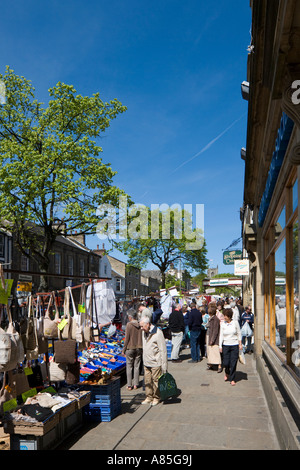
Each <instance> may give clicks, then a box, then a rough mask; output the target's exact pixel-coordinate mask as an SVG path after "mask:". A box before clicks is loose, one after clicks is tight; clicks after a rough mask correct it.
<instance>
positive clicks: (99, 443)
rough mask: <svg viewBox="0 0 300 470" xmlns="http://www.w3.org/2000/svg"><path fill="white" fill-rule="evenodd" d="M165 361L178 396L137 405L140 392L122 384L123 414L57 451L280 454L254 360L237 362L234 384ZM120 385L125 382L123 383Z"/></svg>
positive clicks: (202, 369) (186, 355)
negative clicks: (235, 381)
mask: <svg viewBox="0 0 300 470" xmlns="http://www.w3.org/2000/svg"><path fill="white" fill-rule="evenodd" d="M181 358H182V359H183V362H182V363H176V364H175V363H172V362H169V372H170V373H171V374H172V375H173V376H174V378H175V380H176V383H177V386H178V388H179V389H180V390H181V395H180V396H179V397H178V398H177V399H175V400H172V401H171V402H165V403H160V404H159V405H157V406H155V407H149V406H148V405H141V402H142V401H143V399H144V393H143V388H142V387H141V388H139V389H138V390H136V391H128V390H127V389H126V384H125V383H124V385H122V388H121V398H122V413H121V414H120V415H119V416H118V417H116V418H115V419H114V420H113V421H111V422H104V423H99V424H98V423H97V424H93V425H92V426H91V425H88V426H87V425H85V426H84V427H83V428H82V429H81V430H80V431H79V432H78V433H75V434H74V435H73V436H72V438H71V440H69V441H66V442H64V443H63V445H62V446H61V449H70V450H114V451H118V450H120V451H121V450H122V451H123V450H280V448H279V445H278V442H277V439H276V435H275V431H274V428H273V425H272V420H271V417H270V414H269V411H268V407H267V402H266V397H265V396H264V392H263V389H262V386H261V383H260V379H259V376H258V374H257V372H256V370H255V359H254V356H249V355H246V361H247V363H246V365H242V364H238V368H237V369H238V370H237V376H236V380H237V384H236V386H231V385H230V383H228V382H224V374H223V373H222V374H218V373H217V372H216V371H207V370H206V367H207V361H206V359H204V360H203V361H201V362H199V363H196V364H191V363H188V360H189V359H190V350H189V349H185V350H183V351H182V354H181ZM123 382H124V381H123Z"/></svg>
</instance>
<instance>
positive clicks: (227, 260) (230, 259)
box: [223, 250, 243, 265]
mask: <svg viewBox="0 0 300 470" xmlns="http://www.w3.org/2000/svg"><path fill="white" fill-rule="evenodd" d="M238 259H243V252H242V251H241V250H233V251H224V253H223V264H226V265H233V264H234V261H235V260H238Z"/></svg>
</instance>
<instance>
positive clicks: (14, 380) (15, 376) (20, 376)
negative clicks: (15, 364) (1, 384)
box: [8, 367, 30, 398]
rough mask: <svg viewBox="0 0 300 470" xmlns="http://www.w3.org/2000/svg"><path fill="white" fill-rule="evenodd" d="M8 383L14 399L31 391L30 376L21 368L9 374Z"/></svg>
mask: <svg viewBox="0 0 300 470" xmlns="http://www.w3.org/2000/svg"><path fill="white" fill-rule="evenodd" d="M8 381H9V386H10V388H11V389H12V391H13V396H14V398H16V397H17V396H18V395H22V393H25V392H27V391H28V390H29V389H30V386H29V382H28V376H27V375H26V374H25V372H24V369H22V368H21V367H20V368H18V369H14V370H12V371H9V372H8Z"/></svg>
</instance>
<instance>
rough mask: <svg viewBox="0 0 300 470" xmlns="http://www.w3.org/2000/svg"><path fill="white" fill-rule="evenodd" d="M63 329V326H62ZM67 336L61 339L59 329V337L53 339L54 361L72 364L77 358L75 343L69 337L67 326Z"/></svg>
mask: <svg viewBox="0 0 300 470" xmlns="http://www.w3.org/2000/svg"><path fill="white" fill-rule="evenodd" d="M64 329H65V327H64ZM67 331H68V333H69V338H68V339H63V336H62V333H61V331H59V333H58V335H59V339H58V340H56V341H54V344H53V349H54V360H55V362H56V363H64V364H74V363H75V362H76V360H77V343H76V341H75V340H74V339H72V338H71V328H68V330H67Z"/></svg>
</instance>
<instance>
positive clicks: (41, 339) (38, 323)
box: [36, 296, 48, 354]
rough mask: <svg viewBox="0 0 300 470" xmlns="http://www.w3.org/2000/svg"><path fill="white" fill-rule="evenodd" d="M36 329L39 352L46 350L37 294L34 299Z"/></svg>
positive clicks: (46, 341)
mask: <svg viewBox="0 0 300 470" xmlns="http://www.w3.org/2000/svg"><path fill="white" fill-rule="evenodd" d="M36 330H37V338H38V345H39V354H45V353H46V352H48V340H47V338H45V336H44V316H43V313H42V304H41V299H40V297H39V296H38V297H37V300H36Z"/></svg>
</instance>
